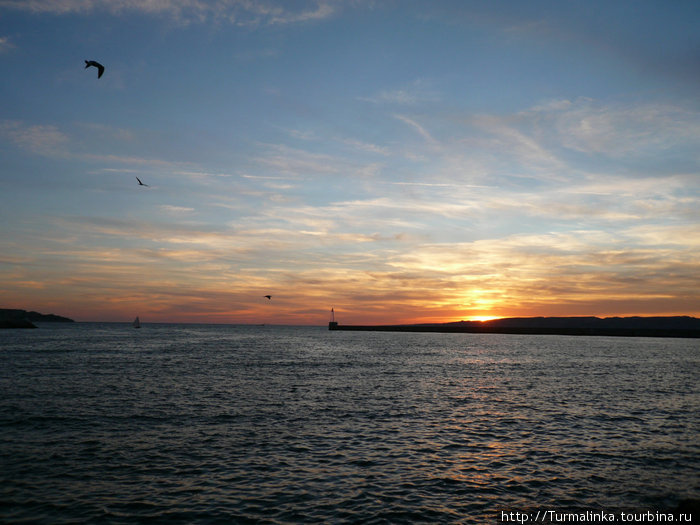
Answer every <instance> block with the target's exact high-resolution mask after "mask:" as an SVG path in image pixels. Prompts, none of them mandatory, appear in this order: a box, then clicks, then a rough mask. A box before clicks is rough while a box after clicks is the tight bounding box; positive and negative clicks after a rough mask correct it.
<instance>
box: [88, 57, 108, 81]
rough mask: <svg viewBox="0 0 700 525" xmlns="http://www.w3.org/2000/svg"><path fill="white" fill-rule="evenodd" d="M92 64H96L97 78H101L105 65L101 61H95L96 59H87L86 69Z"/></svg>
mask: <svg viewBox="0 0 700 525" xmlns="http://www.w3.org/2000/svg"><path fill="white" fill-rule="evenodd" d="M90 66H95V67H96V68H97V78H100V77H101V76H102V73H104V72H105V67H104V66H103V65H102V64H100V63H99V62H95V61H94V60H86V61H85V69H87V68H89V67H90Z"/></svg>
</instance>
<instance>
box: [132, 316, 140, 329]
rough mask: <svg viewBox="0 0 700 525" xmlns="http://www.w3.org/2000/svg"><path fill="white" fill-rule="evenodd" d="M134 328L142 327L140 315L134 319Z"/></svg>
mask: <svg viewBox="0 0 700 525" xmlns="http://www.w3.org/2000/svg"><path fill="white" fill-rule="evenodd" d="M133 325H134V328H141V321H139V316H138V315H137V316H136V319H134V322H133Z"/></svg>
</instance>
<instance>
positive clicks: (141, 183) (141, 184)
mask: <svg viewBox="0 0 700 525" xmlns="http://www.w3.org/2000/svg"><path fill="white" fill-rule="evenodd" d="M136 180H137V181H139V186H146V187H147V188H148V184H144V183H143V182H141V179H139V178H138V177H136Z"/></svg>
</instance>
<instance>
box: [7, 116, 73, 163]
mask: <svg viewBox="0 0 700 525" xmlns="http://www.w3.org/2000/svg"><path fill="white" fill-rule="evenodd" d="M0 136H4V137H6V138H8V139H9V140H10V141H11V142H13V143H14V144H16V145H18V146H20V147H21V148H23V149H26V150H28V151H31V152H32V153H38V154H39V155H45V156H56V155H58V156H63V155H65V154H66V151H65V148H66V146H67V144H68V142H69V139H68V136H67V135H65V134H64V133H62V132H61V131H59V130H58V128H57V127H56V126H52V125H26V124H24V123H23V122H19V121H14V120H3V121H0Z"/></svg>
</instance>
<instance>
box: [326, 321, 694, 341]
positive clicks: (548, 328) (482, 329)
mask: <svg viewBox="0 0 700 525" xmlns="http://www.w3.org/2000/svg"><path fill="white" fill-rule="evenodd" d="M329 329H330V330H363V331H392V332H463V333H501V334H554V335H556V334H559V335H614V336H636V337H700V319H697V318H695V317H688V316H675V317H606V318H600V317H510V318H504V319H492V320H490V321H457V322H453V323H428V324H407V325H362V326H359V325H349V326H343V325H339V324H337V323H331V325H329Z"/></svg>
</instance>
